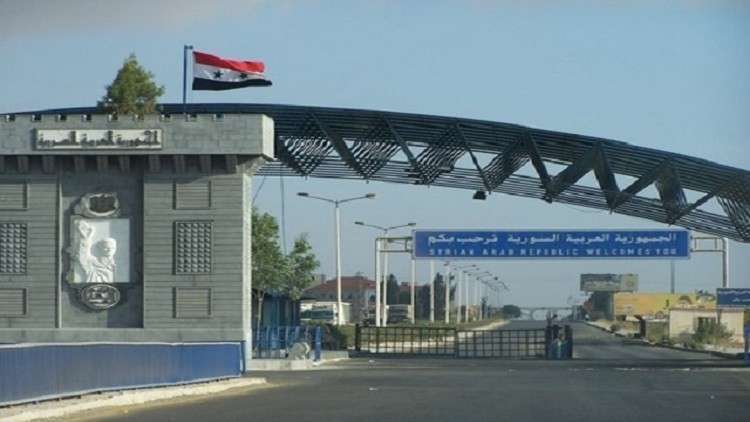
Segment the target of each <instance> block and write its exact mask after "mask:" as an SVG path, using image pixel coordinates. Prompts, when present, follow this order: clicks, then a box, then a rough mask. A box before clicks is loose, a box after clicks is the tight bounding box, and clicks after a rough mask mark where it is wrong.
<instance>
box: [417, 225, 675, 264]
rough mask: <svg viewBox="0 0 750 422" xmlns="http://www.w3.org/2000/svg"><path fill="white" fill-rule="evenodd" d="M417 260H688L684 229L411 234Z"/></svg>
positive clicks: (421, 231) (432, 231) (420, 231)
mask: <svg viewBox="0 0 750 422" xmlns="http://www.w3.org/2000/svg"><path fill="white" fill-rule="evenodd" d="M413 240H414V253H413V255H414V258H416V259H442V260H456V259H467V260H476V259H506V260H512V259H687V258H690V233H689V232H688V231H687V230H671V229H662V230H524V231H518V230H414V232H413Z"/></svg>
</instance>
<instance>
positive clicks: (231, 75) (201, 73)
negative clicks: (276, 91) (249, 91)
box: [193, 51, 271, 91]
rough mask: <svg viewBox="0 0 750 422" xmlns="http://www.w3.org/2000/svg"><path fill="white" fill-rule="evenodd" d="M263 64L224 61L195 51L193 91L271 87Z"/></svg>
mask: <svg viewBox="0 0 750 422" xmlns="http://www.w3.org/2000/svg"><path fill="white" fill-rule="evenodd" d="M265 70H266V65H265V64H263V62H257V61H254V62H251V61H242V60H230V59H223V58H221V57H218V56H214V55H212V54H206V53H201V52H198V51H193V89H194V90H196V91H223V90H226V89H235V88H244V87H246V86H269V85H271V81H269V80H268V79H266V77H265V75H263V71H265Z"/></svg>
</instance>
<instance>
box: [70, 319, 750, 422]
mask: <svg viewBox="0 0 750 422" xmlns="http://www.w3.org/2000/svg"><path fill="white" fill-rule="evenodd" d="M531 324H534V323H524V322H518V323H513V324H512V325H510V327H508V328H521V327H529V326H531ZM574 332H575V336H576V350H575V353H576V357H577V359H575V360H573V361H544V360H495V359H449V358H446V359H425V358H419V359H387V358H375V359H353V360H351V361H347V362H344V363H337V364H334V365H332V366H323V367H322V368H321V369H317V370H312V371H301V372H265V373H261V372H256V373H253V374H252V375H253V376H265V377H267V378H268V380H269V382H270V384H271V385H270V386H268V387H261V388H254V389H249V390H241V391H234V392H229V393H225V394H221V395H217V396H213V397H209V398H206V399H201V400H192V401H180V402H176V403H171V404H162V405H157V406H154V405H151V406H138V407H130V408H127V409H114V410H109V411H103V412H93V413H89V414H87V415H85V418H84V417H81V416H77V417H75V418H74V419H75V420H84V421H94V420H96V421H138V422H149V421H160V422H161V421H264V422H265V421H290V422H291V421H295V422H298V421H325V422H334V421H347V422H351V421H503V420H508V421H513V422H522V421H547V420H549V421H608V422H610V421H652V420H653V421H660V422H661V421H681V422H684V421H722V422H728V421H748V420H750V368H745V367H742V366H741V362H740V361H729V360H724V359H719V358H712V357H707V356H706V355H704V354H696V353H689V352H680V351H674V350H668V349H659V348H653V347H648V346H641V345H634V344H629V343H627V342H625V343H624V342H623V341H622V339H620V338H616V337H613V336H611V335H610V334H607V333H604V332H601V331H599V330H597V329H595V328H591V327H588V326H584V325H582V324H576V325H575V326H574Z"/></svg>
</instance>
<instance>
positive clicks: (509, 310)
mask: <svg viewBox="0 0 750 422" xmlns="http://www.w3.org/2000/svg"><path fill="white" fill-rule="evenodd" d="M502 313H503V318H508V319H511V318H520V317H521V308H519V307H518V306H516V305H505V306H503V310H502Z"/></svg>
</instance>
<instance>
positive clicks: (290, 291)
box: [282, 234, 320, 300]
mask: <svg viewBox="0 0 750 422" xmlns="http://www.w3.org/2000/svg"><path fill="white" fill-rule="evenodd" d="M319 266H320V262H318V260H317V258H316V257H315V254H314V253H313V251H312V246H311V245H310V242H308V241H307V235H305V234H302V235H300V236H299V237H298V238H297V239H295V240H294V246H293V247H292V251H291V252H290V253H289V255H287V257H286V274H285V280H284V283H283V287H282V288H283V291H284V293H286V295H287V296H289V297H290V298H291V299H292V300H299V299H300V297H302V292H303V291H304V290H305V289H306V288H307V287H308V286H310V284H311V283H312V282H313V280H314V279H315V274H314V273H313V272H314V271H315V270H316V269H317V268H318V267H319Z"/></svg>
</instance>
